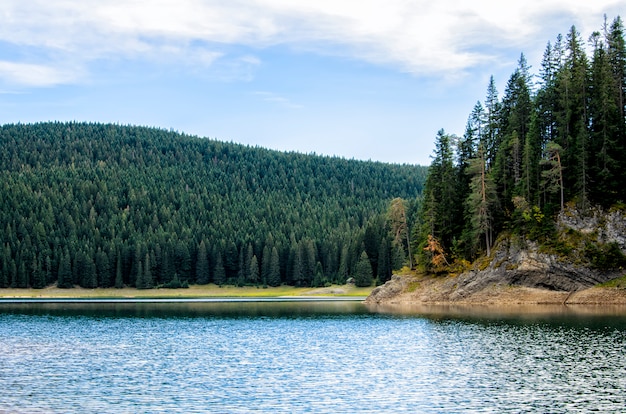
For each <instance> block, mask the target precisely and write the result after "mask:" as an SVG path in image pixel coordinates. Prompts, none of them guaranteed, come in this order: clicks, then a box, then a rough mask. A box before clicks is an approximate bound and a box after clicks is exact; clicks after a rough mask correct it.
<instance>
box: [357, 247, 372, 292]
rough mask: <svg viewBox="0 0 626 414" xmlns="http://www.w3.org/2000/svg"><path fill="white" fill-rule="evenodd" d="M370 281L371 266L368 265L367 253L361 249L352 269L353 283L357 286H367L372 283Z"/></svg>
mask: <svg viewBox="0 0 626 414" xmlns="http://www.w3.org/2000/svg"><path fill="white" fill-rule="evenodd" d="M372 281H373V276H372V266H371V265H370V261H369V258H368V257H367V253H365V251H363V253H361V256H360V257H359V261H358V262H357V264H356V269H355V271H354V284H355V285H356V286H359V287H367V286H371V285H372Z"/></svg>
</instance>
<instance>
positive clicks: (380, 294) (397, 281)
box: [366, 275, 411, 303]
mask: <svg viewBox="0 0 626 414" xmlns="http://www.w3.org/2000/svg"><path fill="white" fill-rule="evenodd" d="M410 280H411V279H409V278H407V277H403V276H400V275H393V276H392V277H391V280H389V281H387V283H385V284H384V285H382V286H377V287H376V288H374V290H372V292H371V293H370V295H369V296H368V297H367V299H366V301H368V302H370V303H385V302H389V301H390V300H392V299H393V298H395V297H397V296H398V295H400V294H402V293H403V292H405V291H406V290H407V287H408V285H409V282H410Z"/></svg>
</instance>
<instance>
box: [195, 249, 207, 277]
mask: <svg viewBox="0 0 626 414" xmlns="http://www.w3.org/2000/svg"><path fill="white" fill-rule="evenodd" d="M196 283H198V284H199V285H206V284H208V283H209V260H208V253H207V248H206V244H205V243H204V240H202V241H201V242H200V245H199V246H198V256H197V258H196Z"/></svg>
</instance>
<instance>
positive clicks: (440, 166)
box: [415, 17, 626, 269]
mask: <svg viewBox="0 0 626 414" xmlns="http://www.w3.org/2000/svg"><path fill="white" fill-rule="evenodd" d="M590 42H591V46H592V48H593V55H592V56H591V59H589V58H588V57H587V54H586V52H585V49H584V47H583V42H582V40H581V39H580V34H579V33H578V32H577V30H576V28H575V27H573V26H572V27H571V28H570V30H569V32H568V33H567V35H566V36H565V37H563V36H561V35H558V36H557V39H556V42H555V43H554V44H551V43H548V45H547V48H546V50H545V53H544V58H543V61H542V64H541V71H540V74H539V79H540V82H539V84H538V85H537V86H538V87H537V88H534V87H533V86H534V85H533V84H532V81H531V80H532V78H533V75H532V74H531V73H530V68H529V66H528V65H527V63H526V59H525V57H524V55H523V54H522V55H521V57H520V60H519V62H518V67H517V68H516V69H515V71H514V72H513V74H512V75H511V77H510V78H509V81H508V82H507V85H506V90H505V92H504V96H503V98H502V100H501V101H499V100H498V97H497V91H496V89H495V84H494V80H493V77H492V78H491V79H490V82H489V85H488V89H487V97H486V100H485V102H484V106H483V105H482V104H481V103H480V102H479V103H478V104H476V105H475V106H474V108H473V110H472V112H471V113H470V116H469V119H468V123H467V127H466V131H465V134H464V135H463V137H452V136H449V135H447V134H445V133H444V132H443V130H441V131H439V133H438V135H437V138H436V141H435V153H434V157H433V163H432V165H431V168H430V170H429V174H428V177H427V179H426V183H425V188H424V202H423V204H422V208H421V211H420V216H419V218H418V219H417V220H416V222H417V223H418V227H419V228H418V229H416V231H415V234H416V235H417V240H416V241H415V244H416V245H417V246H418V249H417V251H418V252H419V254H420V255H421V257H420V265H421V266H422V267H424V266H427V265H428V262H429V260H430V259H431V258H430V257H428V254H427V252H428V250H427V251H425V250H424V247H428V237H429V235H432V236H434V237H435V238H436V240H438V241H439V243H440V244H441V247H442V249H443V252H444V254H446V255H448V257H454V258H455V259H467V260H473V259H475V258H476V257H477V256H478V254H480V253H481V252H485V253H486V254H487V255H489V254H490V247H491V245H492V244H493V241H494V240H495V239H496V238H497V235H498V234H499V233H501V232H503V231H511V232H512V233H513V234H516V235H520V236H523V237H525V238H529V239H532V240H537V241H539V242H541V243H542V244H544V245H545V246H546V248H549V249H553V250H555V251H559V252H560V253H562V254H575V252H579V253H580V248H581V247H580V246H570V245H569V242H566V241H562V240H560V239H559V238H558V237H556V230H555V219H556V216H557V213H558V212H559V211H563V210H564V208H565V205H566V204H567V202H568V200H572V201H573V202H574V203H575V204H576V205H577V207H578V208H579V210H580V211H583V212H584V211H585V210H586V209H588V208H589V207H590V206H591V205H599V206H600V207H604V208H608V207H611V206H613V205H620V204H621V203H624V202H625V201H626V199H625V198H624V197H625V194H626V193H624V191H623V188H622V187H623V183H624V182H626V161H625V160H626V101H625V100H624V96H626V46H625V41H624V28H623V23H622V21H621V18H620V17H617V18H616V19H615V20H614V21H613V23H612V24H608V23H607V22H605V25H604V28H603V31H602V33H600V32H596V33H594V34H593V35H592V37H591V39H590ZM455 159H456V163H454V162H453V161H454V160H455ZM459 206H464V208H465V209H464V211H460V210H459ZM585 251H586V253H585V254H583V255H582V256H583V257H582V258H579V260H582V259H583V258H584V257H586V258H587V259H588V261H589V262H591V263H592V265H594V266H596V267H598V268H602V269H604V268H611V267H615V266H619V265H620V263H621V260H622V259H621V256H620V255H618V254H617V252H616V250H615V248H614V247H611V246H594V245H589V246H587V248H586V249H585Z"/></svg>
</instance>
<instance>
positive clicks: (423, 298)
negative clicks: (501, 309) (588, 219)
mask: <svg viewBox="0 0 626 414" xmlns="http://www.w3.org/2000/svg"><path fill="white" fill-rule="evenodd" d="M366 303H369V304H372V305H402V306H411V305H414V306H429V305H437V306H455V305H463V306H468V305H471V306H490V305H494V306H535V305H551V306H556V305H559V306H569V305H598V306H613V305H617V306H626V289H625V288H623V287H606V286H593V287H590V288H587V289H582V290H578V291H572V292H568V291H556V290H548V289H540V288H533V287H527V286H520V285H507V284H498V283H494V284H491V285H489V286H486V287H485V288H483V289H480V290H478V291H475V292H471V293H467V294H459V290H458V287H457V279H456V277H455V276H446V277H429V276H414V275H403V276H398V275H396V276H394V277H393V278H392V280H391V281H390V282H387V283H386V284H385V285H383V286H379V287H378V288H376V289H374V290H373V291H372V294H371V295H370V296H369V297H368V299H367V300H366Z"/></svg>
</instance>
